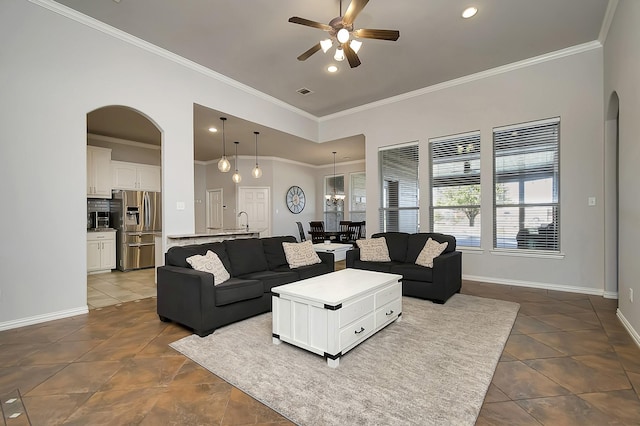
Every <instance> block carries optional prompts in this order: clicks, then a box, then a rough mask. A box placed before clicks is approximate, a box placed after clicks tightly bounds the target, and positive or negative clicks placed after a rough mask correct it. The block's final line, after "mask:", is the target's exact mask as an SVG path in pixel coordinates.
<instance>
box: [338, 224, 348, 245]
mask: <svg viewBox="0 0 640 426" xmlns="http://www.w3.org/2000/svg"><path fill="white" fill-rule="evenodd" d="M350 224H351V221H350V220H341V221H340V223H339V225H338V231H339V232H340V233H341V234H340V238H339V240H340V241H341V242H342V241H346V240H348V239H349V225H350Z"/></svg>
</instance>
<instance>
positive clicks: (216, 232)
mask: <svg viewBox="0 0 640 426" xmlns="http://www.w3.org/2000/svg"><path fill="white" fill-rule="evenodd" d="M262 231H264V229H254V228H249V230H248V231H247V229H246V228H230V229H225V228H222V229H221V228H216V229H213V228H210V229H209V230H208V231H207V232H201V233H197V234H178V235H167V238H198V237H215V236H216V235H221V236H223V235H246V234H260V232H262Z"/></svg>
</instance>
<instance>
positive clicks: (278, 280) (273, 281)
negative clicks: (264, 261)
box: [239, 270, 298, 293]
mask: <svg viewBox="0 0 640 426" xmlns="http://www.w3.org/2000/svg"><path fill="white" fill-rule="evenodd" d="M239 278H242V279H251V280H258V281H261V282H262V285H263V291H264V292H265V293H270V292H271V289H272V288H273V287H276V286H279V285H284V284H289V283H292V282H295V281H298V274H297V273H296V272H295V271H292V270H288V271H282V272H276V271H260V272H252V273H250V274H247V275H243V276H242V277H239Z"/></svg>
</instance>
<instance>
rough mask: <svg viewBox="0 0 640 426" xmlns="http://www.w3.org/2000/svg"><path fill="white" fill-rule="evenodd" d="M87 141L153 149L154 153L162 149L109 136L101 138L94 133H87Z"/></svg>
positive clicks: (157, 146)
mask: <svg viewBox="0 0 640 426" xmlns="http://www.w3.org/2000/svg"><path fill="white" fill-rule="evenodd" d="M87 139H91V140H94V141H101V142H109V143H117V144H120V145H128V146H135V147H138V148H145V149H153V150H156V151H160V150H161V149H162V147H161V146H160V145H154V144H150V143H146V142H137V141H132V140H129V139H120V138H114V137H111V136H103V135H98V134H96V133H87Z"/></svg>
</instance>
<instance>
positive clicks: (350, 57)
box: [342, 43, 361, 68]
mask: <svg viewBox="0 0 640 426" xmlns="http://www.w3.org/2000/svg"><path fill="white" fill-rule="evenodd" d="M342 50H344V56H346V57H347V61H349V66H350V67H351V68H355V67H357V66H358V65H360V64H361V62H360V58H358V54H357V53H356V52H354V51H353V49H352V48H351V46H349V43H342Z"/></svg>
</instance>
